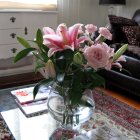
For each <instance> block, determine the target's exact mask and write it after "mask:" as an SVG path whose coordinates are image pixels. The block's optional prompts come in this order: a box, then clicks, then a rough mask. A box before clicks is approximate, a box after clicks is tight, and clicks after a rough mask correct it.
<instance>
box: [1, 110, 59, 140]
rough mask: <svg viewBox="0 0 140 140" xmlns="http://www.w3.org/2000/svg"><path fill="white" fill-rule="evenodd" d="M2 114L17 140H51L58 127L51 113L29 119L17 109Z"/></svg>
mask: <svg viewBox="0 0 140 140" xmlns="http://www.w3.org/2000/svg"><path fill="white" fill-rule="evenodd" d="M1 114H2V116H3V118H4V120H5V121H6V123H7V125H8V127H9V129H10V131H11V132H12V134H13V136H14V137H15V139H16V140H49V137H50V135H51V134H52V133H53V131H54V130H55V129H56V128H57V126H58V124H57V123H56V121H55V120H54V119H53V118H52V117H51V116H50V114H49V113H46V114H43V115H39V116H34V117H31V118H27V117H25V115H24V114H23V113H22V112H21V111H20V109H18V108H17V109H12V110H8V111H4V112H1Z"/></svg>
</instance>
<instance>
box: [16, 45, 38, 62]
mask: <svg viewBox="0 0 140 140" xmlns="http://www.w3.org/2000/svg"><path fill="white" fill-rule="evenodd" d="M35 50H36V49H35V48H27V49H24V50H22V51H20V52H19V53H18V54H17V55H16V56H15V58H14V63H16V62H17V61H19V60H21V59H22V58H24V57H25V56H27V55H28V54H29V53H30V52H32V51H35Z"/></svg>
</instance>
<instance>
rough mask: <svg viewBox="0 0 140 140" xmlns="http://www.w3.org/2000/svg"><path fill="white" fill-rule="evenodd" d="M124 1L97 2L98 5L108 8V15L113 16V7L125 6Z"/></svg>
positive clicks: (103, 0) (101, 0) (106, 0)
mask: <svg viewBox="0 0 140 140" xmlns="http://www.w3.org/2000/svg"><path fill="white" fill-rule="evenodd" d="M125 4H126V0H99V5H106V6H110V8H109V9H108V14H113V11H114V6H119V5H125Z"/></svg>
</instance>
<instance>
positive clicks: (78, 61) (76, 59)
mask: <svg viewBox="0 0 140 140" xmlns="http://www.w3.org/2000/svg"><path fill="white" fill-rule="evenodd" d="M73 61H74V62H75V63H76V64H82V63H83V57H82V55H81V54H80V53H79V52H77V53H76V54H75V55H74V57H73Z"/></svg>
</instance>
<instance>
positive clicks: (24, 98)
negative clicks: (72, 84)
mask: <svg viewBox="0 0 140 140" xmlns="http://www.w3.org/2000/svg"><path fill="white" fill-rule="evenodd" d="M33 88H34V87H28V88H22V89H16V90H12V91H11V94H12V95H13V96H14V98H15V102H16V103H17V105H18V106H19V108H20V109H21V111H22V112H23V113H24V115H25V116H26V117H33V116H36V115H40V114H43V113H46V112H47V99H48V96H49V93H50V87H42V88H41V89H40V90H39V92H38V93H37V95H36V98H35V99H33Z"/></svg>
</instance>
